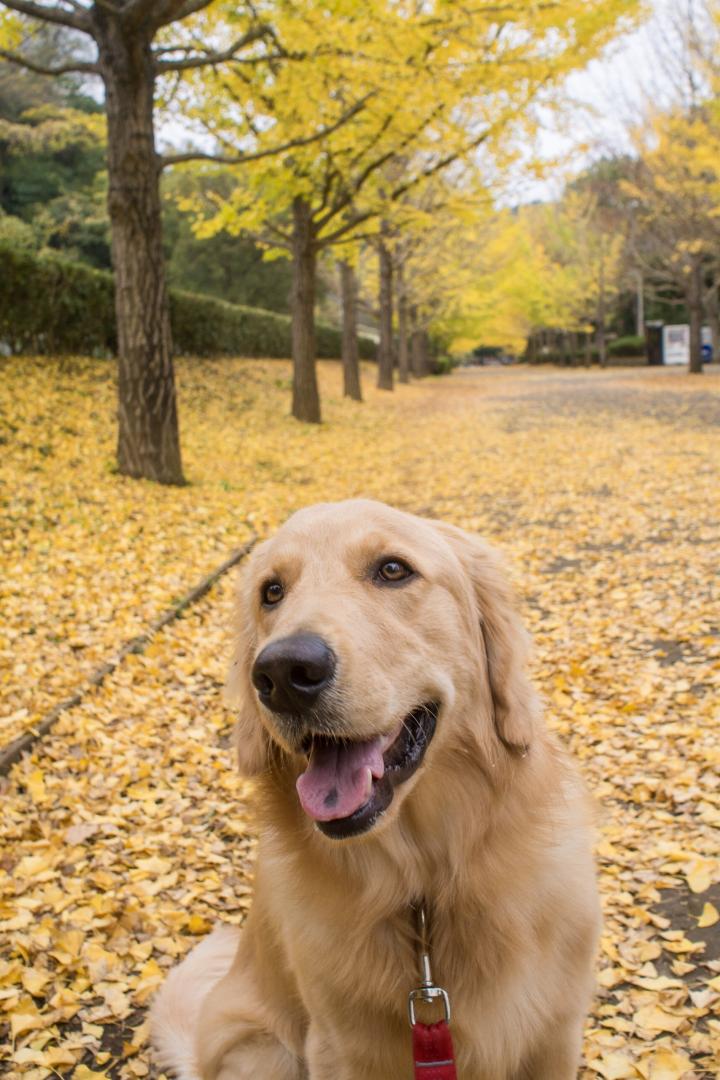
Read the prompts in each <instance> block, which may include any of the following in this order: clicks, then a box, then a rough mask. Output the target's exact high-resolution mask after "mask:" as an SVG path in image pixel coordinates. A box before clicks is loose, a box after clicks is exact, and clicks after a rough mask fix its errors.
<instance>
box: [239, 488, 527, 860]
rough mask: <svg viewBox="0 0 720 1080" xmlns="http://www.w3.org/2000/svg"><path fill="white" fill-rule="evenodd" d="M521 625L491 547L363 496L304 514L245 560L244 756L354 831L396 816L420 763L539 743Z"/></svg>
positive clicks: (316, 814)
mask: <svg viewBox="0 0 720 1080" xmlns="http://www.w3.org/2000/svg"><path fill="white" fill-rule="evenodd" d="M525 654H526V644H525V635H524V632H523V630H522V628H521V626H520V625H519V622H518V619H517V616H516V614H515V611H514V606H513V600H512V596H511V593H510V591H509V589H508V586H507V584H506V583H505V579H504V577H503V575H502V574H501V573H500V571H499V569H498V565H497V561H496V558H495V556H494V555H493V553H492V552H491V550H490V549H489V548H487V547H486V546H485V545H484V544H482V543H481V542H480V541H479V540H477V539H476V538H475V537H473V536H471V535H470V534H468V533H464V532H463V531H462V530H460V529H457V528H455V527H453V526H451V525H446V524H442V523H439V522H434V521H427V520H424V519H422V518H418V517H414V516H412V515H410V514H406V513H402V512H401V511H399V510H393V509H391V508H390V507H388V506H384V505H383V504H381V503H376V502H370V501H367V500H356V501H351V502H344V503H327V504H322V505H319V506H313V507H310V508H308V509H306V510H302V511H300V512H299V513H297V514H295V515H294V516H293V517H292V518H291V519H290V520H289V521H288V522H287V523H286V524H285V525H284V526H283V527H282V528H281V529H280V531H279V532H278V533H277V535H276V536H275V537H274V538H273V539H272V540H269V541H267V542H266V543H264V544H262V545H261V546H259V547H258V548H257V549H256V550H255V552H254V553H253V555H252V557H251V558H250V560H249V561H248V564H247V566H246V569H245V572H244V574H243V576H242V580H241V586H240V593H239V619H238V641H237V649H236V653H235V656H234V659H233V665H232V669H231V673H230V678H229V682H228V689H229V693H230V698H231V700H233V701H234V703H235V704H237V705H238V706H239V720H238V750H239V760H240V767H241V769H242V771H243V772H244V773H246V774H248V775H252V774H256V773H259V772H262V771H263V770H264V769H265V768H266V767H267V765H268V761H269V759H270V757H274V758H275V759H277V756H278V755H277V754H274V755H271V754H270V750H271V747H272V746H273V744H274V748H275V749H277V748H279V749H280V751H281V753H280V757H281V760H282V761H283V762H284V763H285V766H286V767H287V768H288V769H291V770H294V772H295V774H296V775H298V780H297V792H298V798H299V802H300V804H301V805H302V808H303V810H304V811H305V813H306V814H308V815H309V817H310V818H312V819H314V821H315V822H316V823H317V826H318V828H319V829H320V830H321V832H323V833H324V834H325V835H327V836H329V837H332V838H336V839H340V838H342V839H345V838H348V837H351V836H356V835H359V834H361V833H366V832H368V831H369V830H370V829H372V828H373V827H374V826H375V825H376V824H377V823H378V822H379V821H381V820H384V821H387V820H389V819H390V818H391V817H392V816H393V815H394V814H395V813H397V810H398V808H399V807H400V806H401V804H402V802H403V800H404V799H405V798H407V796H408V795H409V793H410V792H411V791H412V789H413V788H414V787H415V785H416V784H419V783H421V782H422V773H423V771H424V770H423V769H421V768H420V766H421V765H423V763H425V767H427V768H431V767H432V760H433V756H434V755H436V754H440V753H442V748H443V747H445V748H446V749H448V748H450V749H452V748H453V747H458V748H460V747H462V748H463V749H464V750H465V751H467V750H468V749H470V751H471V752H472V753H476V754H478V755H482V756H483V758H484V760H485V761H488V760H492V759H493V758H496V757H497V755H498V754H517V755H521V754H524V753H525V752H526V751H527V749H528V748H529V747H530V746H531V744H532V741H533V735H534V728H535V723H536V712H537V708H536V701H535V697H534V695H533V692H532V689H531V687H530V684H529V682H528V680H527V678H526V676H525V674H524V661H525Z"/></svg>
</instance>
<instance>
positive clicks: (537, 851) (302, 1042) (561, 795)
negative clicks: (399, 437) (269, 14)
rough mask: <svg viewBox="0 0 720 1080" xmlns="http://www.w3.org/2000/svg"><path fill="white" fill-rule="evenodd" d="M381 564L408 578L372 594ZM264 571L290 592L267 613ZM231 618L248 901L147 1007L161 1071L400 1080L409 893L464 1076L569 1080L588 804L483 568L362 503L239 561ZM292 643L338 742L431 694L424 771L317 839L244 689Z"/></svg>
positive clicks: (285, 1079) (580, 1012)
mask: <svg viewBox="0 0 720 1080" xmlns="http://www.w3.org/2000/svg"><path fill="white" fill-rule="evenodd" d="M382 556H387V557H391V556H395V557H402V558H404V559H406V560H407V561H408V562H409V563H410V564H411V565H412V566H413V567H414V568H415V569H416V570H417V571H418V572H419V577H418V578H417V580H414V581H413V583H412V585H411V586H409V587H406V588H401V589H379V588H377V587H376V586H375V585H373V583H372V582H371V580H370V579H369V578H368V574H367V568H368V567H369V566H370V565H371V564H372V563H373V561H374V560H377V559H378V558H379V557H382ZM274 575H278V576H280V577H281V578H282V580H283V581H284V582H285V583H286V594H287V595H286V598H285V599H284V600H283V603H282V604H281V605H278V609H277V610H270V611H267V610H263V608H262V607H261V605H260V603H259V591H260V587H261V584H262V583H263V582H264V581H266V580H267V579H268V577H270V576H274ZM238 607H239V626H238V629H239V633H238V645H237V652H236V655H235V659H234V663H233V669H232V673H231V677H230V689H231V692H232V694H233V696H234V699H235V700H236V701H237V703H238V706H239V721H238V753H239V761H240V768H241V769H242V771H243V772H244V773H245V774H247V775H252V776H255V777H257V786H258V816H259V832H260V843H259V856H258V867H257V879H256V886H255V899H254V903H253V907H252V910H251V912H250V915H249V916H248V920H247V923H246V925H245V927H244V929H243V930H242V932H237V931H232V930H230V931H228V930H227V928H225V929H224V930H222V931H221V932H220V933H218V932H216V933H215V934H213V935H211V937H210V938H209V939H207V940H206V941H205V942H204V943H203V944H202V945H201V946H200V947H199V949H198V950H195V952H194V953H193V954H191V956H190V957H189V958H188V959H187V960H186V961H185V962H184V963H183V964H181V965H180V967H179V968H177V969H176V970H175V971H174V972H173V973H172V974H171V976H170V978H169V979H168V981H167V983H166V985H165V987H164V988H163V990H162V991H161V993H160V995H159V997H158V999H157V1001H156V1003H155V1005H154V1008H153V1018H152V1021H153V1038H154V1043H155V1047H156V1052H157V1054H158V1056H159V1060H160V1062H161V1064H162V1065H163V1066H164V1067H166V1068H169V1069H172V1070H174V1071H175V1072H176V1073H177V1074H178V1075H179V1076H181V1077H183V1078H184V1080H191V1078H195V1077H201V1078H202V1080H246V1078H247V1080H251V1078H252V1080H259V1078H260V1080H301V1078H310V1080H409V1078H410V1077H411V1076H412V1075H413V1068H412V1054H411V1040H410V1029H409V1026H408V1021H407V1014H406V1001H407V994H408V991H409V990H410V989H411V988H412V987H413V986H415V985H417V982H418V977H417V962H416V956H415V951H414V941H413V932H412V922H411V917H410V905H411V903H412V902H413V901H414V900H416V899H417V898H420V897H422V898H424V900H425V902H426V904H427V906H428V909H429V911H430V912H431V916H432V939H433V940H432V953H433V966H434V974H435V977H436V981H437V982H438V983H439V984H440V985H442V986H444V987H445V988H446V989H447V990H448V991H449V993H450V997H451V1001H452V1005H453V1023H452V1031H453V1036H454V1041H455V1048H456V1054H457V1062H458V1077H459V1078H460V1080H571V1078H573V1077H575V1076H576V1075H577V1068H578V1063H579V1058H580V1044H581V1032H582V1026H583V1021H584V1017H585V1013H586V1010H587V1007H588V1003H589V999H590V995H591V992H592V983H593V975H592V968H593V957H594V952H595V947H596V940H597V934H598V925H599V917H598V904H597V895H596V884H595V873H594V867H593V862H592V857H591V854H590V832H589V825H588V813H587V806H586V796H585V795H584V792H583V789H582V785H581V783H580V782H579V780H578V778H577V775H576V773H575V770H574V768H573V767H572V765H571V764H570V762H569V761H568V760H567V758H566V757H565V755H564V753H563V752H562V751H561V749H560V748H559V746H558V744H557V742H556V741H555V739H554V738H553V737H552V736H551V735H550V734H549V733H548V731H547V730H546V728H545V726H544V724H543V723H542V719H541V713H540V709H539V706H538V702H537V699H536V697H535V694H534V692H533V690H532V687H531V685H530V683H529V681H528V678H527V675H526V673H525V659H526V637H525V634H524V631H523V630H522V628H521V626H520V624H519V621H518V617H517V615H516V613H515V609H514V604H513V598H512V595H511V593H510V591H509V588H508V585H507V584H506V581H505V578H504V576H503V574H502V572H501V570H500V568H499V565H498V561H497V558H496V556H495V555H494V554H493V552H492V551H491V550H490V549H489V548H488V547H487V546H486V545H484V544H483V543H481V542H480V541H479V540H478V539H476V538H475V537H473V536H470V535H469V534H466V533H464V532H462V531H461V530H459V529H457V528H454V527H453V526H450V525H445V524H441V523H438V522H432V521H426V520H423V519H420V518H417V517H413V516H411V515H409V514H405V513H401V512H400V511H397V510H393V509H391V508H389V507H387V506H384V505H382V504H380V503H374V502H369V501H361V500H358V501H351V502H346V503H339V504H325V505H321V506H316V507H312V508H309V509H306V510H303V511H301V512H299V513H298V514H296V515H295V516H294V517H292V518H291V519H290V521H289V522H288V523H287V524H286V525H285V526H284V527H283V528H282V529H281V530H280V531H279V533H278V534H277V535H276V536H275V537H274V538H273V539H272V540H270V541H269V542H267V543H265V544H263V545H261V546H260V547H259V548H258V549H257V550H256V551H255V553H254V554H253V556H252V558H251V560H250V561H249V564H248V566H247V568H246V571H245V573H244V575H243V578H242V584H241V589H240V595H239V605H238ZM300 630H303V631H311V632H314V633H318V634H320V635H322V637H323V638H324V639H326V640H327V641H328V642H329V643H330V644H331V646H332V649H333V651H334V652H335V654H336V656H337V657H338V658H339V661H340V664H339V675H338V683H339V685H338V693H337V699H336V701H335V703H334V708H335V710H336V712H337V723H338V730H339V731H340V732H341V733H342V734H345V735H348V734H352V735H353V736H354V737H355V738H357V739H366V738H369V737H371V736H373V735H374V734H379V733H385V732H388V731H390V730H393V728H394V725H396V724H397V723H398V721H399V720H400V719H402V717H403V716H405V715H407V714H408V712H410V711H411V710H412V709H413V708H415V707H416V706H417V705H418V704H419V703H422V702H424V701H428V700H439V701H441V702H442V709H441V712H440V715H439V718H438V723H437V730H436V733H435V736H434V739H433V741H432V742H431V744H430V746H429V748H428V751H427V755H426V758H425V761H424V763H423V765H422V766H421V767H420V769H419V770H418V771H417V772H416V773H415V774H414V775H413V776H412V777H411V778H410V779H409V780H408V781H407V782H406V783H404V784H402V785H400V786H399V787H398V788H397V790H396V792H395V797H394V799H393V802H392V804H391V806H390V808H389V810H388V812H387V813H386V814H385V815H384V817H383V819H382V820H381V821H380V823H379V824H377V825H376V826H375V827H374V828H373V829H372V830H371V831H370V832H368V833H367V834H365V835H363V836H360V837H357V838H353V839H349V840H333V839H329V838H327V837H326V836H324V835H323V834H321V833H320V832H319V831H317V830H316V828H315V827H314V824H313V822H312V821H311V820H310V819H309V818H308V817H307V816H306V815H305V813H304V812H303V811H302V808H301V806H300V804H299V801H298V797H297V793H296V790H295V780H296V778H297V776H298V775H299V773H300V772H301V771H302V768H303V759H302V758H301V757H300V756H298V755H296V754H294V753H292V750H291V748H290V747H288V746H287V745H285V744H284V742H283V738H282V736H281V734H280V732H279V731H278V730H277V729H276V727H275V726H274V723H273V717H272V714H271V713H269V712H268V711H267V710H265V709H264V708H263V707H262V706H261V705H260V703H259V701H258V698H257V695H256V693H255V691H254V689H253V686H252V684H251V681H250V669H251V666H252V662H253V659H254V657H255V656H257V654H258V652H259V651H260V649H261V648H262V647H263V646H264V645H265V644H267V642H268V641H271V640H274V639H276V638H280V637H285V636H287V635H290V634H292V633H294V632H297V631H300ZM223 972H226V974H224V977H220V974H221V973H223ZM218 979H219V981H218ZM213 984H214V985H213ZM210 986H212V988H211V989H209V987H210Z"/></svg>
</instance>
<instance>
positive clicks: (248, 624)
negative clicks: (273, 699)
mask: <svg viewBox="0 0 720 1080" xmlns="http://www.w3.org/2000/svg"><path fill="white" fill-rule="evenodd" d="M250 593H251V586H250V575H249V572H248V566H247V564H246V565H245V567H244V568H243V570H242V571H241V573H240V578H239V581H238V585H237V590H236V598H235V614H234V631H235V634H234V636H235V642H234V648H233V657H232V661H231V662H230V670H229V671H228V676H227V680H226V682H225V700H226V702H227V703H228V705H231V706H232V707H233V709H234V710H235V711H236V719H237V722H236V726H235V745H236V748H237V760H238V766H239V769H240V772H241V773H242V774H243V776H257V775H258V773H261V772H264V770H265V769H266V767H267V764H268V735H267V732H266V731H265V728H264V727H263V725H262V723H261V722H260V717H259V716H258V710H257V705H256V695H255V688H254V686H253V685H252V682H251V681H250V668H251V667H252V661H253V654H254V650H255V635H254V631H253V626H252V619H251V615H250V611H251V606H250V605H251V595H250Z"/></svg>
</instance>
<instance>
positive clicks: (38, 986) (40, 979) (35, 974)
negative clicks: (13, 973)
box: [22, 968, 52, 997]
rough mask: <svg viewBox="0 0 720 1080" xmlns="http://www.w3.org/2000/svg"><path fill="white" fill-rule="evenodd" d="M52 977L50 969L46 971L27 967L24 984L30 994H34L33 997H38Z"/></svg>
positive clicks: (23, 978)
mask: <svg viewBox="0 0 720 1080" xmlns="http://www.w3.org/2000/svg"><path fill="white" fill-rule="evenodd" d="M51 977H52V976H51V973H50V972H49V971H44V970H42V969H39V968H26V969H25V971H23V975H22V984H23V986H24V987H25V989H26V990H27V992H28V994H32V995H33V997H36V996H37V995H38V994H40V993H41V992H42V990H43V988H44V987H45V986H46V985H47V983H48V981H49V980H50V978H51Z"/></svg>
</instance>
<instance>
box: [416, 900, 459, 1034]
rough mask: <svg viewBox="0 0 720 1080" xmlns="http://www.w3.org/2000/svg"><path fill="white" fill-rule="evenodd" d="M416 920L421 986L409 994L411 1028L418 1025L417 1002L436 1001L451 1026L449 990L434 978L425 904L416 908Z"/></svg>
mask: <svg viewBox="0 0 720 1080" xmlns="http://www.w3.org/2000/svg"><path fill="white" fill-rule="evenodd" d="M415 918H416V926H417V935H418V956H419V958H420V977H421V982H420V986H418V987H417V988H416V989H415V990H411V991H410V993H409V994H408V1016H409V1018H410V1027H415V1024H416V1023H417V1019H416V1016H415V1003H416V1002H417V1001H423V1002H424V1003H425V1004H426V1005H432V1003H433V1002H434V1001H442V1003H443V1008H444V1010H445V1023H446V1024H449V1023H450V1016H451V1012H450V998H449V997H448V994H447V990H443V988H442V987H441V986H436V985H435V983H434V981H433V977H432V968H431V967H430V942H429V934H428V921H427V915H426V914H425V905H424V904H418V906H417V907H416V908H415Z"/></svg>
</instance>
